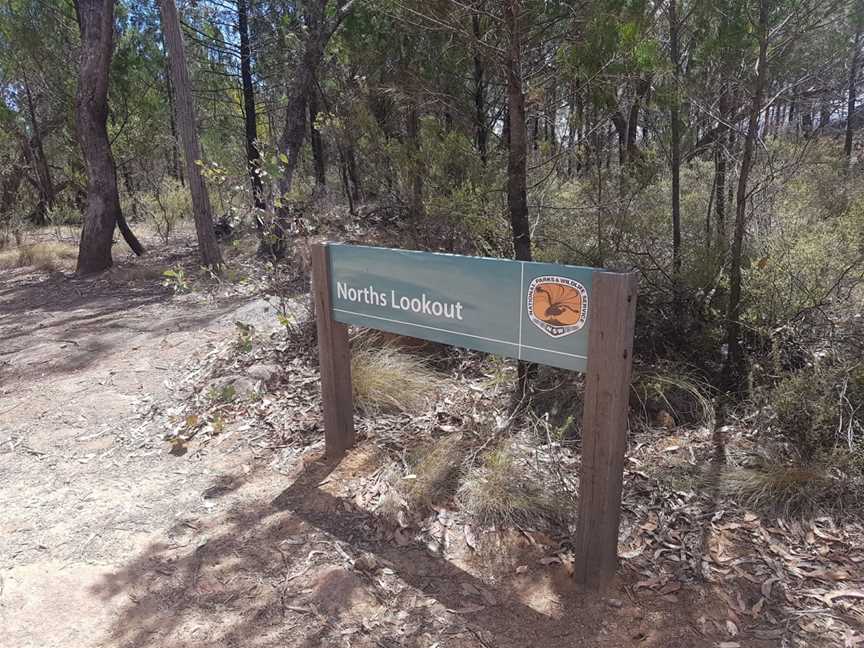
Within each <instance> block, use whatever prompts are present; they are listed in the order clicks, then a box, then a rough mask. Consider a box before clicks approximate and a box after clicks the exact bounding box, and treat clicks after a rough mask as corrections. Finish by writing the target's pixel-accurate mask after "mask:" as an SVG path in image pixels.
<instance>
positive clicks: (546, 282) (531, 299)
mask: <svg viewBox="0 0 864 648" xmlns="http://www.w3.org/2000/svg"><path fill="white" fill-rule="evenodd" d="M528 318H529V319H530V320H531V322H532V323H533V324H534V326H536V327H537V328H539V329H540V330H541V331H543V332H544V333H545V334H546V335H548V336H550V337H553V338H559V337H564V336H565V335H570V334H571V333H575V332H576V331H578V330H580V329H581V328H582V327H583V326H585V321H586V320H587V319H588V291H586V290H585V286H583V285H582V284H580V283H579V282H578V281H574V280H573V279H568V278H567V277H557V276H554V275H547V276H543V277H537V278H536V279H534V280H533V281H532V282H531V284H530V285H529V286H528Z"/></svg>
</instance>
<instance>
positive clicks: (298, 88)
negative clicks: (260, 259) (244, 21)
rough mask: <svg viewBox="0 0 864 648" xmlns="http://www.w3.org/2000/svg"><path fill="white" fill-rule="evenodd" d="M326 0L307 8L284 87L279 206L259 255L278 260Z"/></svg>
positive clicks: (324, 36) (324, 34) (322, 39)
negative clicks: (298, 52)
mask: <svg viewBox="0 0 864 648" xmlns="http://www.w3.org/2000/svg"><path fill="white" fill-rule="evenodd" d="M326 4H327V0H313V1H312V2H310V3H308V5H307V15H306V37H305V42H304V45H303V55H302V57H301V60H300V65H299V66H298V67H297V68H296V70H294V76H293V77H292V79H291V80H290V81H289V83H288V90H287V93H286V94H287V101H286V104H287V105H286V107H285V125H284V128H283V130H282V134H281V136H280V137H279V151H280V156H279V159H280V172H281V173H280V176H279V180H278V186H279V194H280V196H279V205H278V206H277V208H276V221H275V223H274V227H273V230H274V231H273V232H272V236H270V237H269V238H270V242H269V243H268V244H267V245H266V246H265V245H262V246H261V250H260V251H261V252H263V253H265V254H268V255H270V256H273V257H274V258H277V259H279V258H282V257H284V256H285V252H286V251H287V249H288V248H287V245H288V241H287V238H288V233H289V230H290V218H291V215H290V210H289V208H288V206H287V205H286V200H288V197H289V195H290V193H291V188H292V186H293V184H294V173H295V172H296V171H297V165H298V164H299V162H300V150H301V148H302V147H303V141H304V140H305V138H306V113H307V108H308V102H309V94H310V93H311V92H312V90H313V85H314V81H315V74H316V72H317V70H318V67H319V66H320V64H321V60H322V59H323V58H324V48H325V47H326V45H327V40H328V39H329V36H330V34H329V32H328V31H327V29H326V25H325V21H324V9H325V6H326Z"/></svg>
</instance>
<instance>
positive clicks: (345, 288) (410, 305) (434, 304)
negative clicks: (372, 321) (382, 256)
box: [336, 281, 462, 320]
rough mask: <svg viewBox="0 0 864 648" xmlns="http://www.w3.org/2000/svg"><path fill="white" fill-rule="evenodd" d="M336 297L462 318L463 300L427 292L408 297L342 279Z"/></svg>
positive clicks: (457, 318)
mask: <svg viewBox="0 0 864 648" xmlns="http://www.w3.org/2000/svg"><path fill="white" fill-rule="evenodd" d="M336 297H337V298H338V299H345V300H347V301H351V302H355V303H358V304H368V305H372V306H380V307H381V308H392V309H393V310H401V311H408V312H412V313H419V314H423V315H429V316H432V317H442V318H445V319H452V320H461V319H462V302H441V301H437V300H434V299H429V297H428V296H427V295H426V293H422V294H421V295H420V296H419V297H408V296H407V295H398V294H397V293H396V291H395V290H391V291H390V294H389V295H388V294H387V293H386V292H384V291H382V290H375V287H374V286H369V287H367V288H354V287H353V286H349V285H348V284H346V283H344V282H342V281H337V282H336Z"/></svg>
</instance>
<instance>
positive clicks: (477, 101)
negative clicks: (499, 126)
mask: <svg viewBox="0 0 864 648" xmlns="http://www.w3.org/2000/svg"><path fill="white" fill-rule="evenodd" d="M482 8H483V4H482V3H481V4H480V9H481V10H482ZM471 28H472V29H473V32H474V39H475V40H476V41H477V45H475V47H476V48H477V49H476V50H475V51H474V120H475V124H474V129H475V135H474V140H475V144H476V146H477V150H478V151H479V152H480V161H481V162H482V163H483V166H486V160H487V154H488V151H487V141H488V127H487V125H486V81H485V78H484V76H485V75H484V69H483V61H482V59H481V58H480V45H479V43H480V40H481V39H482V37H483V34H482V33H481V32H480V15H479V14H476V13H475V14H473V15H472V16H471Z"/></svg>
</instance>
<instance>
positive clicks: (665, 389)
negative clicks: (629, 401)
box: [632, 368, 716, 430]
mask: <svg viewBox="0 0 864 648" xmlns="http://www.w3.org/2000/svg"><path fill="white" fill-rule="evenodd" d="M710 392H711V386H710V385H708V384H707V383H705V382H702V381H700V380H698V379H696V378H693V377H690V376H688V375H686V373H685V370H683V369H681V370H675V368H672V369H670V370H669V371H664V372H656V371H654V372H647V373H643V374H640V375H638V376H636V378H635V379H634V381H633V392H632V393H633V395H634V396H635V397H636V399H637V400H638V403H639V407H638V409H636V413H637V416H638V415H639V414H640V413H641V418H642V419H643V421H644V422H646V423H648V424H649V425H658V424H660V425H662V426H664V427H675V426H676V425H687V426H700V427H706V428H708V429H709V430H713V429H714V425H715V422H716V414H715V412H714V405H713V404H712V403H711V400H710V399H709V398H708V397H707V396H706V394H709V393H710ZM664 424H665V425H664Z"/></svg>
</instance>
